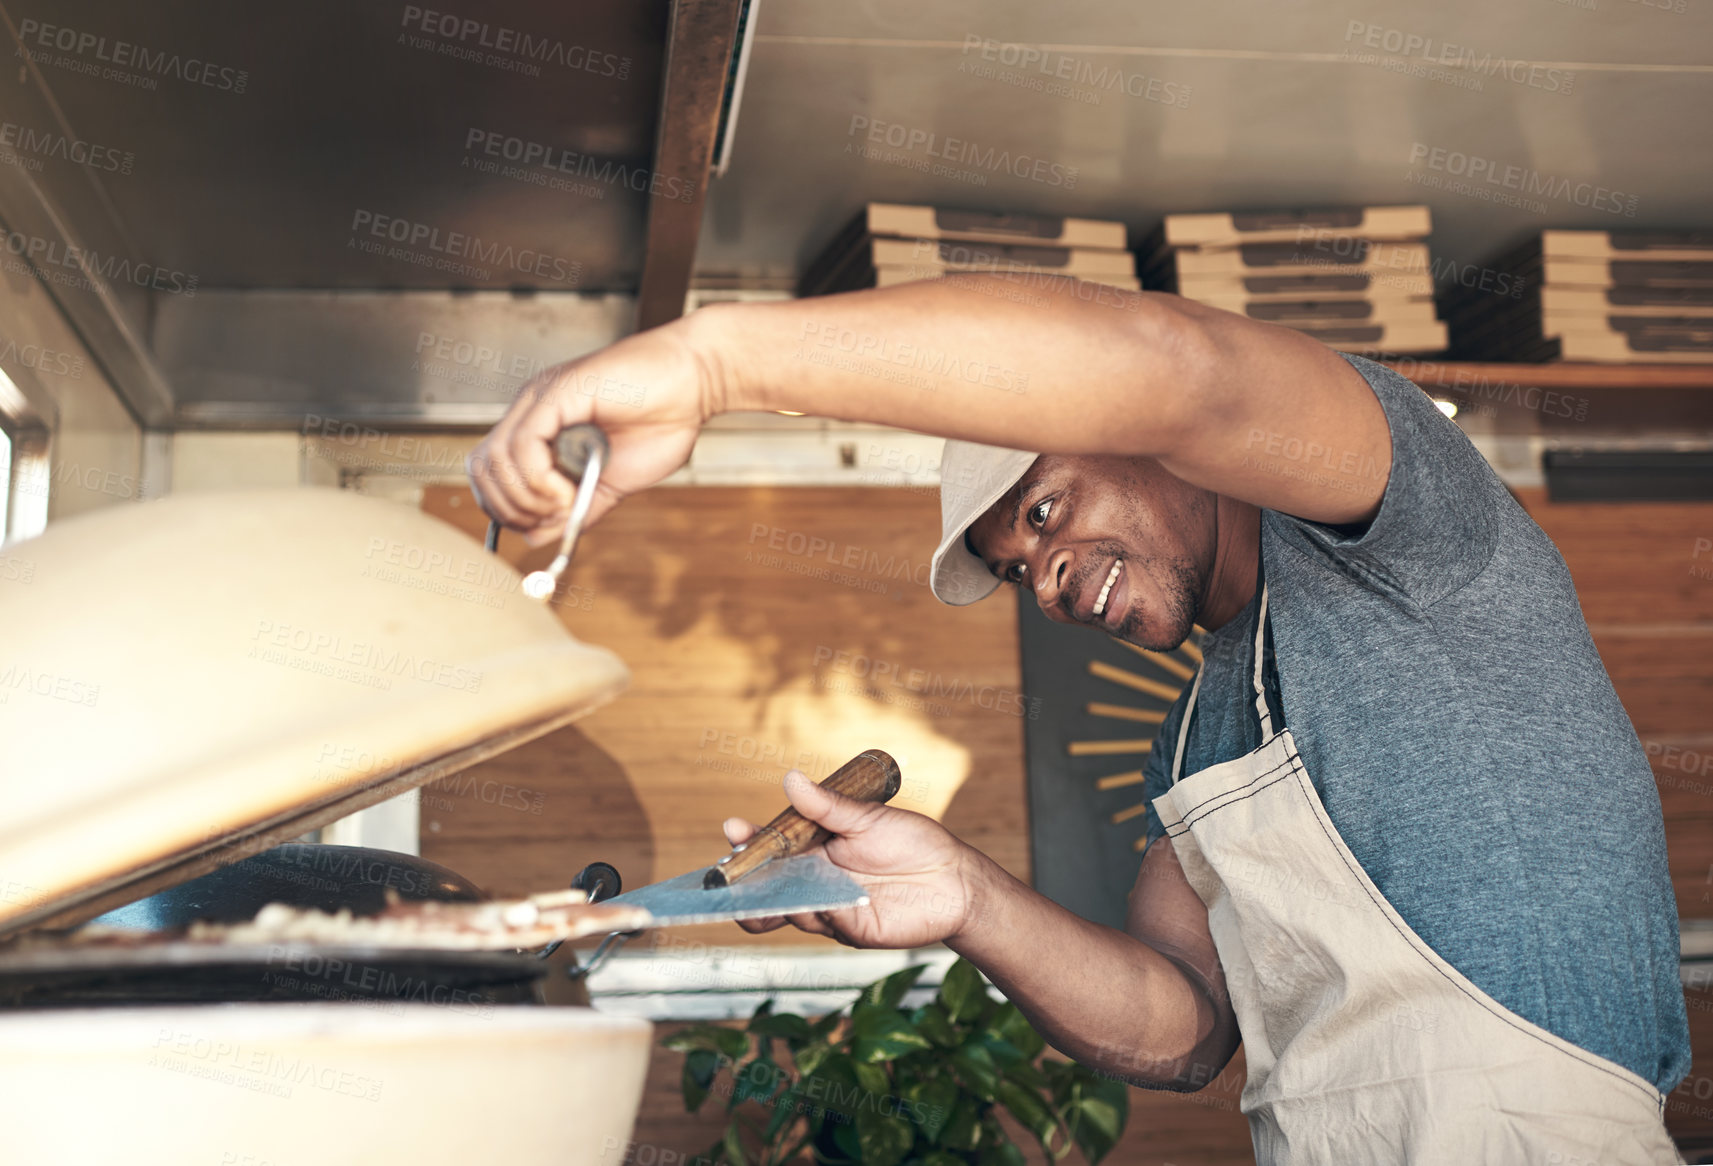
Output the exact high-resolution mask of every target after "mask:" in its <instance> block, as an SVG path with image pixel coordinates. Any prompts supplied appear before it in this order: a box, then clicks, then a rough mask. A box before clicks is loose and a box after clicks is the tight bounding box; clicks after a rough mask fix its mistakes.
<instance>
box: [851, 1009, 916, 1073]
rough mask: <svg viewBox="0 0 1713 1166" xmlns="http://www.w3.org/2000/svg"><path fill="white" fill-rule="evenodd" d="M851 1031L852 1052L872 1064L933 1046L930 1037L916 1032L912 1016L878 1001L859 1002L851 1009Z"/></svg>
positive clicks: (861, 1059)
mask: <svg viewBox="0 0 1713 1166" xmlns="http://www.w3.org/2000/svg"><path fill="white" fill-rule="evenodd" d="M851 1032H852V1034H853V1037H854V1040H853V1043H852V1047H851V1052H852V1055H853V1056H855V1057H856V1059H857V1060H858V1061H862V1062H866V1063H869V1064H873V1063H874V1062H876V1061H891V1060H895V1059H896V1058H898V1057H901V1056H904V1055H905V1054H906V1053H912V1052H915V1051H916V1050H918V1049H925V1048H929V1047H930V1045H929V1044H928V1038H927V1037H925V1036H923V1035H922V1034H921V1033H919V1032H917V1031H916V1026H915V1025H914V1024H911V1023H910V1018H909V1017H907V1016H905V1015H904V1014H903V1013H902V1012H899V1011H898V1010H897V1009H896V1008H890V1007H883V1006H881V1005H878V1004H858V1005H857V1006H856V1008H854V1009H853V1010H852V1012H851Z"/></svg>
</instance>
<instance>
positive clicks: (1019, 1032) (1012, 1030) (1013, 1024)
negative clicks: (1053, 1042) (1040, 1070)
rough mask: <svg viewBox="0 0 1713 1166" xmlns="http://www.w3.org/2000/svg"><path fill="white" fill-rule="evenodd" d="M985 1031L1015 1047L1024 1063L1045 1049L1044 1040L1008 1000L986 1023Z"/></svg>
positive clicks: (1027, 1019)
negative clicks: (1021, 1055)
mask: <svg viewBox="0 0 1713 1166" xmlns="http://www.w3.org/2000/svg"><path fill="white" fill-rule="evenodd" d="M987 1031H988V1032H990V1033H992V1034H993V1035H994V1036H996V1037H998V1038H999V1039H1001V1040H1003V1041H1005V1042H1007V1043H1008V1044H1010V1045H1012V1046H1013V1047H1015V1048H1016V1049H1017V1051H1018V1052H1020V1053H1022V1054H1023V1059H1024V1060H1026V1061H1033V1060H1034V1059H1035V1058H1036V1057H1038V1056H1040V1055H1041V1053H1042V1051H1043V1050H1044V1049H1045V1048H1046V1047H1047V1042H1046V1040H1045V1039H1043V1038H1042V1036H1041V1034H1040V1033H1038V1032H1036V1031H1035V1029H1034V1026H1032V1025H1031V1024H1030V1023H1029V1018H1028V1017H1026V1016H1024V1015H1023V1012H1022V1010H1021V1009H1019V1008H1018V1007H1017V1005H1015V1004H1013V1003H1012V1002H1011V1001H1009V1000H1007V1001H1006V1002H1005V1003H1003V1004H1001V1005H1000V1006H999V1009H998V1011H996V1012H995V1013H994V1014H993V1018H992V1019H991V1020H989V1021H988V1022H987Z"/></svg>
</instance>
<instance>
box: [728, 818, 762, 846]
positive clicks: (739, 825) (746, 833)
mask: <svg viewBox="0 0 1713 1166" xmlns="http://www.w3.org/2000/svg"><path fill="white" fill-rule="evenodd" d="M720 829H721V830H723V831H725V835H726V841H727V842H729V843H731V844H732V845H733V846H736V845H737V844H738V843H740V842H748V841H749V839H750V835H752V834H754V833H755V827H754V826H752V825H750V824H749V823H748V822H746V821H744V820H743V819H742V818H727V819H726V820H725V821H724V822H721V823H720Z"/></svg>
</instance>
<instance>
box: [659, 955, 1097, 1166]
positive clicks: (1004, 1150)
mask: <svg viewBox="0 0 1713 1166" xmlns="http://www.w3.org/2000/svg"><path fill="white" fill-rule="evenodd" d="M924 966H925V965H918V966H915V967H910V968H905V969H904V970H903V971H901V972H895V973H894V974H892V975H890V976H887V977H886V978H885V979H883V980H877V981H875V982H874V983H873V984H870V985H869V986H868V987H866V988H864V989H863V990H862V992H861V994H860V995H859V996H858V997H857V999H856V1000H855V1001H854V1002H853V1003H852V1005H851V1009H850V1015H849V1016H848V1017H847V1016H846V1014H845V1012H844V1010H842V1009H841V1010H839V1011H837V1012H831V1013H828V1014H827V1015H826V1016H823V1017H821V1018H820V1019H818V1020H814V1021H810V1020H807V1019H805V1018H803V1017H801V1016H795V1015H791V1014H789V1013H776V1012H774V1011H773V1007H772V1005H773V1002H772V1001H771V1000H767V1001H764V1002H763V1003H762V1005H761V1007H759V1008H757V1009H756V1011H755V1015H754V1016H753V1017H752V1018H751V1019H750V1021H749V1024H748V1026H747V1027H746V1028H744V1029H741V1030H740V1029H736V1028H727V1027H725V1026H723V1025H717V1024H696V1025H692V1026H691V1027H689V1028H686V1029H682V1030H680V1031H678V1032H675V1033H672V1034H671V1035H669V1036H667V1037H666V1038H665V1039H664V1040H662V1041H661V1044H663V1045H664V1046H665V1047H667V1048H669V1049H674V1050H677V1051H679V1052H682V1053H684V1054H685V1059H684V1073H683V1082H684V1107H685V1109H687V1110H689V1111H691V1112H692V1113H694V1112H697V1111H699V1110H700V1109H701V1108H702V1104H703V1102H705V1101H706V1100H707V1099H708V1097H709V1095H710V1094H711V1093H713V1094H719V1095H721V1096H724V1097H725V1099H726V1112H727V1113H729V1114H730V1115H731V1118H730V1120H729V1121H728V1122H727V1125H726V1129H725V1133H724V1134H723V1135H722V1137H721V1138H720V1140H719V1141H717V1142H715V1143H714V1144H713V1145H712V1146H711V1147H709V1148H708V1150H707V1151H706V1156H705V1157H706V1161H707V1162H708V1163H709V1164H710V1166H717V1164H720V1163H725V1164H728V1166H781V1164H783V1163H788V1162H793V1161H801V1160H802V1157H803V1155H805V1154H807V1155H809V1156H810V1157H811V1158H812V1160H813V1161H814V1162H816V1163H820V1164H825V1166H846V1164H852V1163H861V1164H862V1166H1023V1160H1024V1159H1023V1152H1022V1151H1021V1150H1019V1149H1018V1148H1017V1146H1016V1145H1015V1144H1013V1143H1012V1141H1011V1139H1010V1138H1009V1137H1008V1136H1007V1135H1006V1133H1005V1129H1004V1127H1003V1126H1001V1125H1000V1123H999V1118H998V1110H999V1109H1000V1108H1004V1109H1005V1110H1006V1111H1007V1112H1009V1113H1010V1114H1011V1116H1012V1117H1014V1118H1016V1119H1017V1121H1018V1123H1019V1124H1021V1125H1022V1126H1023V1127H1024V1128H1025V1129H1027V1130H1028V1131H1029V1132H1030V1133H1032V1134H1034V1135H1035V1137H1036V1138H1037V1139H1038V1140H1039V1141H1040V1143H1041V1146H1042V1148H1043V1149H1044V1150H1045V1151H1046V1152H1047V1155H1048V1157H1049V1158H1050V1159H1053V1160H1057V1159H1060V1158H1063V1157H1064V1156H1065V1155H1066V1154H1068V1153H1069V1152H1070V1150H1071V1148H1072V1147H1073V1146H1075V1147H1077V1148H1078V1149H1080V1150H1081V1151H1082V1153H1083V1156H1084V1157H1085V1158H1086V1159H1087V1160H1088V1161H1089V1163H1090V1164H1091V1166H1092V1164H1094V1163H1098V1162H1099V1161H1100V1160H1101V1158H1103V1157H1104V1156H1105V1155H1106V1153H1107V1151H1108V1150H1110V1149H1112V1146H1113V1144H1114V1143H1115V1142H1117V1140H1118V1137H1119V1134H1120V1133H1122V1132H1123V1130H1124V1122H1125V1118H1126V1117H1127V1114H1128V1101H1129V1098H1128V1093H1127V1089H1126V1086H1125V1085H1124V1084H1123V1083H1122V1082H1119V1081H1115V1080H1112V1079H1111V1078H1108V1077H1103V1076H1101V1075H1099V1074H1097V1073H1095V1072H1094V1071H1093V1070H1091V1069H1087V1068H1084V1067H1083V1066H1081V1065H1078V1064H1076V1063H1075V1062H1072V1061H1053V1060H1042V1059H1041V1053H1042V1051H1043V1050H1044V1049H1045V1048H1046V1041H1044V1040H1043V1039H1042V1038H1041V1036H1040V1034H1038V1033H1037V1032H1036V1031H1035V1030H1034V1029H1033V1028H1032V1027H1031V1026H1030V1024H1029V1022H1028V1020H1026V1019H1025V1018H1024V1016H1023V1014H1022V1013H1021V1012H1020V1011H1018V1009H1017V1006H1016V1005H1014V1004H1012V1003H1010V1002H1009V1001H1006V1002H1001V1001H999V1000H996V999H994V998H993V997H992V996H990V995H989V994H988V990H987V985H986V984H985V983H984V982H983V981H982V978H981V973H980V972H978V971H976V969H975V965H973V964H971V963H969V962H967V961H965V960H961V959H960V960H958V961H957V962H956V963H954V964H952V966H951V968H950V969H949V970H948V971H947V972H946V978H945V980H944V981H943V982H942V983H941V985H940V990H939V993H938V995H937V996H936V997H935V999H934V1000H932V1001H931V1002H929V1003H927V1004H924V1005H922V1006H921V1007H920V1008H916V1009H911V1010H906V1009H904V1008H901V1007H899V1002H900V1001H901V1000H903V999H904V995H905V993H906V992H908V991H909V990H910V989H911V987H912V986H914V985H915V983H916V980H917V979H918V978H919V977H920V976H921V974H922V971H923V968H924ZM781 1044H782V1045H783V1046H784V1049H783V1052H784V1057H783V1059H776V1054H777V1053H779V1052H780V1050H779V1048H778V1047H777V1046H779V1045H781Z"/></svg>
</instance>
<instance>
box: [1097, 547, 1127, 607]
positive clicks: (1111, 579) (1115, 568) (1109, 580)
mask: <svg viewBox="0 0 1713 1166" xmlns="http://www.w3.org/2000/svg"><path fill="white" fill-rule="evenodd" d="M1123 566H1124V560H1123V559H1115V560H1114V561H1113V564H1112V570H1110V571H1108V572H1107V573H1106V586H1105V587H1102V588H1101V589H1100V598H1099V599H1097V600H1095V601H1094V613H1095V614H1096V615H1100V614H1101V613H1102V612H1104V611H1105V610H1106V597H1107V596H1108V595H1111V594H1112V585H1113V584H1114V583H1116V582H1117V581H1118V572H1119V570H1120V569H1121V568H1122V567H1123Z"/></svg>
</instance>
